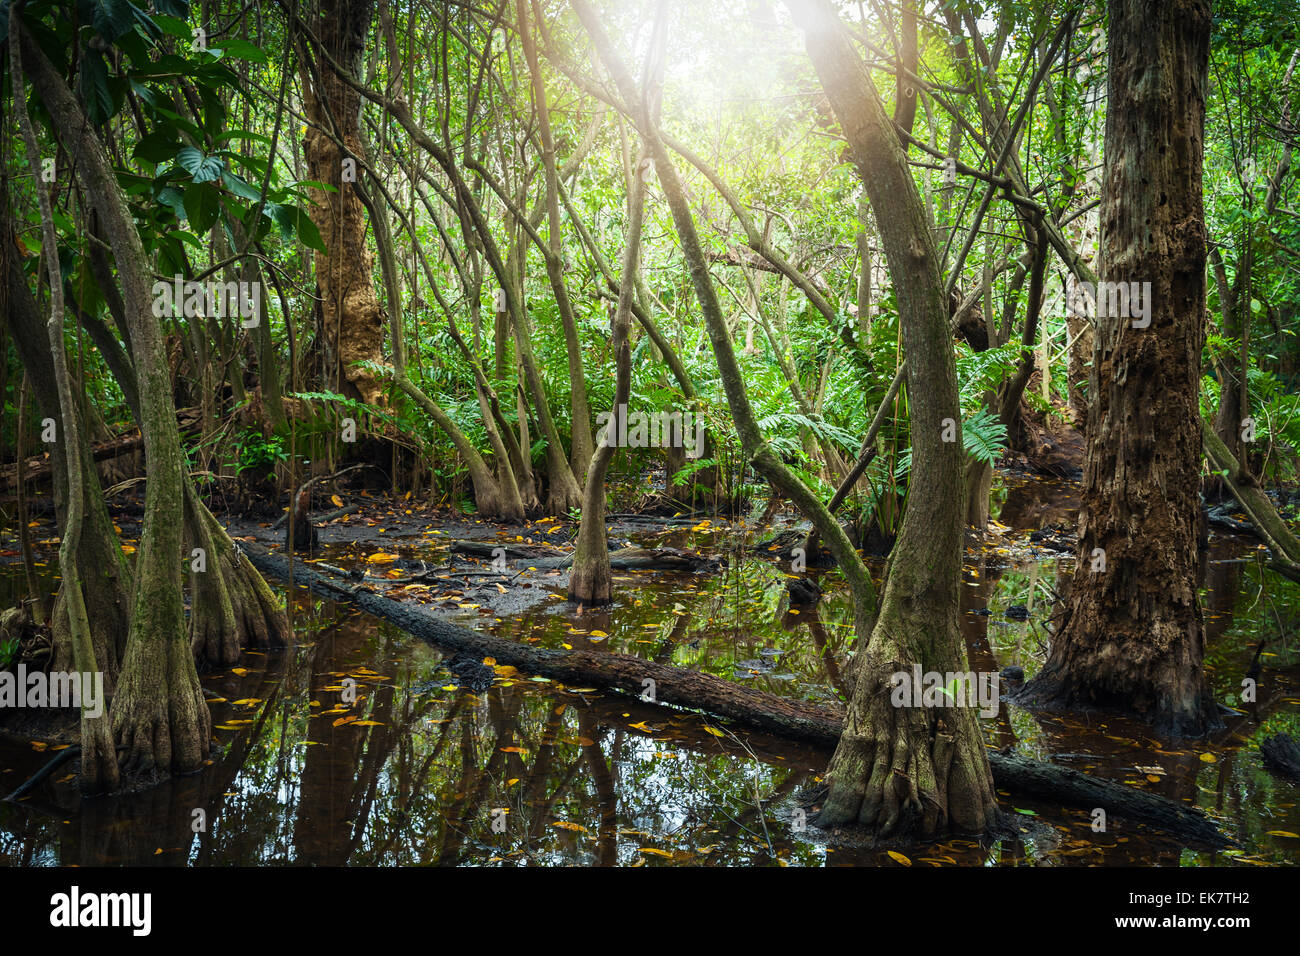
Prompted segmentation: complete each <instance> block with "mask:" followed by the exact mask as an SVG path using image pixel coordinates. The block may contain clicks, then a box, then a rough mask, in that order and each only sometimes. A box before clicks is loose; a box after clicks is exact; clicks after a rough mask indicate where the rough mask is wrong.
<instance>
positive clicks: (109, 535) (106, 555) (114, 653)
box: [0, 200, 131, 697]
mask: <svg viewBox="0 0 1300 956" xmlns="http://www.w3.org/2000/svg"><path fill="white" fill-rule="evenodd" d="M13 235H14V232H13V220H12V217H11V215H10V210H9V207H8V202H7V201H4V200H0V260H2V261H3V268H4V278H3V281H2V282H0V286H2V288H0V312H2V313H3V314H4V316H5V319H6V320H7V321H8V323H9V329H10V331H11V332H12V335H11V338H12V340H13V343H14V347H15V348H16V350H17V352H18V357H19V359H20V360H21V361H22V364H23V367H24V369H26V371H27V376H28V378H29V380H30V381H31V382H32V385H33V389H34V391H35V393H36V399H37V405H38V406H39V408H40V410H41V415H42V417H45V418H58V417H59V396H58V387H57V384H56V382H55V374H54V363H53V361H52V358H51V356H50V350H49V348H48V342H47V341H46V340H45V338H44V334H43V332H42V329H41V325H42V320H41V317H40V312H39V309H38V307H37V305H36V300H35V299H34V298H32V293H31V289H29V288H28V286H27V278H26V276H25V275H24V274H23V271H22V266H21V265H20V264H19V263H18V262H17V260H16V258H15V257H14V255H13V253H12V252H11V251H10V250H12V249H14V248H15V246H14V245H13V241H12V237H13ZM43 343H44V344H43ZM70 450H73V449H71V448H70V447H69V445H68V443H67V442H66V441H56V442H55V443H54V445H53V446H52V447H51V449H50V463H51V465H52V469H51V471H52V477H53V487H54V506H55V511H56V513H57V516H58V520H59V527H60V529H61V534H66V527H67V516H68V509H69V505H70V497H69V495H70V489H69V482H68V463H67V457H66V456H67V452H68V451H70ZM79 451H80V454H81V456H82V461H81V474H82V479H83V480H82V488H81V497H82V515H83V518H82V533H81V537H80V540H79V542H78V545H77V549H76V555H77V557H76V563H77V571H78V574H79V576H80V578H81V589H82V593H83V595H84V599H85V603H86V609H87V614H88V615H89V617H90V619H91V620H92V621H94V622H95V626H94V628H92V631H91V642H92V643H93V645H94V648H95V660H96V662H97V669H98V670H100V671H101V672H102V673H103V674H104V693H105V694H106V695H108V696H109V697H111V696H112V693H113V690H114V688H115V687H116V686H117V674H118V667H119V665H120V662H121V659H122V655H123V653H125V650H126V637H127V632H128V631H129V629H130V625H131V568H130V565H129V564H128V563H127V560H126V555H124V554H123V553H122V549H121V546H120V543H119V541H118V540H117V535H116V533H115V532H114V531H113V521H112V519H111V518H110V517H109V514H108V508H107V506H106V505H105V503H104V493H103V489H102V488H101V487H100V485H99V480H98V472H97V470H96V467H95V461H94V458H93V457H92V455H91V453H90V448H89V445H88V444H87V443H82V447H81V449H80V450H79ZM66 583H67V582H66V579H65V581H64V584H66ZM50 626H51V638H52V643H53V645H54V654H53V656H52V658H51V661H50V667H51V669H52V670H68V669H70V668H71V667H72V666H73V661H72V634H71V630H70V628H69V620H68V607H67V602H66V599H65V595H64V594H63V592H62V589H60V593H59V595H58V597H57V598H56V599H55V602H54V609H53V614H52V615H51V624H50Z"/></svg>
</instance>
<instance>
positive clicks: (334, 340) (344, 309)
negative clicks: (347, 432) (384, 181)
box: [303, 0, 384, 405]
mask: <svg viewBox="0 0 1300 956" xmlns="http://www.w3.org/2000/svg"><path fill="white" fill-rule="evenodd" d="M372 12H373V3H372V2H371V0H325V2H324V3H322V4H321V9H320V15H319V16H318V17H317V18H316V24H315V33H316V37H317V38H318V39H319V40H320V43H321V46H322V47H323V52H324V53H325V54H327V58H326V57H321V58H318V59H317V63H316V70H315V72H314V74H313V82H312V83H311V84H310V85H309V86H308V88H307V90H306V93H305V95H304V97H303V108H304V112H305V113H306V116H307V120H308V122H309V124H310V125H309V126H308V129H307V134H306V136H305V137H304V140H303V151H304V153H305V155H306V158H307V171H308V177H307V178H308V179H311V180H314V181H316V182H320V183H325V184H327V185H330V186H333V187H335V189H336V190H338V191H337V192H328V193H327V192H325V191H323V190H318V189H310V190H309V192H310V193H311V198H312V199H313V200H315V202H316V205H315V206H314V207H313V210H312V218H313V219H314V220H315V222H316V225H317V227H318V228H319V229H320V233H321V238H322V239H323V240H324V242H325V247H326V249H327V251H326V252H319V251H318V252H317V253H316V281H317V284H318V286H319V288H320V314H321V319H322V321H321V333H322V335H323V337H324V340H325V354H326V355H327V356H329V357H330V359H331V360H332V362H331V369H330V375H331V377H332V378H334V379H335V381H333V382H331V385H333V387H334V388H335V389H336V390H337V391H338V392H339V393H340V394H342V395H345V396H347V397H348V398H353V399H360V400H361V401H363V402H365V403H366V404H368V405H378V404H379V403H380V402H381V401H382V396H383V386H382V385H381V384H380V382H379V379H378V378H377V377H376V376H375V374H374V372H372V371H369V370H367V369H365V368H360V367H358V366H357V364H356V363H358V362H374V363H377V364H378V363H382V362H383V355H382V351H381V349H382V346H383V341H384V327H383V314H382V311H381V310H380V307H379V297H378V295H376V293H375V281H374V275H373V268H374V258H373V257H372V256H371V254H370V249H369V247H368V246H367V245H366V216H365V209H364V207H363V205H362V202H361V199H360V198H359V197H358V196H357V194H356V188H357V186H356V184H357V183H358V181H359V178H360V176H361V169H360V168H359V163H357V161H356V159H355V157H358V156H364V155H365V153H364V152H363V148H362V141H361V131H360V129H361V96H360V94H358V93H357V92H356V90H354V89H353V88H352V87H351V86H349V85H348V84H347V83H345V82H344V81H343V80H342V79H341V78H340V77H339V75H338V73H337V72H335V68H334V65H335V64H338V65H339V66H340V67H341V68H342V69H347V70H351V71H352V72H353V74H354V75H355V73H356V69H355V68H356V67H357V66H358V64H359V62H360V58H361V54H362V53H363V51H364V49H365V41H366V30H367V29H368V27H369V25H370V17H371V14H372ZM327 131H333V133H334V136H335V137H337V138H338V139H340V140H342V141H343V144H344V146H346V147H347V153H346V154H345V153H344V151H343V150H342V149H340V148H339V146H338V144H337V143H336V142H335V139H334V137H332V136H330V135H329V133H328V132H327ZM345 161H346V162H345Z"/></svg>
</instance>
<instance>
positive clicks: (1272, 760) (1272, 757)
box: [1259, 734, 1300, 783]
mask: <svg viewBox="0 0 1300 956" xmlns="http://www.w3.org/2000/svg"><path fill="white" fill-rule="evenodd" d="M1259 754H1260V756H1261V757H1262V758H1263V759H1264V766H1265V767H1267V768H1268V769H1269V770H1270V771H1272V772H1273V773H1275V774H1277V775H1278V776H1280V777H1284V778H1286V779H1287V780H1290V781H1291V782H1292V783H1300V745H1297V744H1296V742H1295V741H1294V740H1292V739H1291V737H1290V736H1289V735H1288V734H1274V735H1273V736H1272V737H1269V738H1268V739H1267V740H1265V741H1264V742H1263V743H1262V744H1260V745H1259Z"/></svg>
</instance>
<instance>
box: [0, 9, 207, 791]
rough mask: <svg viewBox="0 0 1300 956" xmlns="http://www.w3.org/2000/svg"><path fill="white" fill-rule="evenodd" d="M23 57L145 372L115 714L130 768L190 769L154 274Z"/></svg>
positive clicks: (188, 660) (63, 88)
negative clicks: (126, 627) (137, 526)
mask: <svg viewBox="0 0 1300 956" xmlns="http://www.w3.org/2000/svg"><path fill="white" fill-rule="evenodd" d="M15 28H17V29H18V31H19V33H20V34H21V42H22V57H23V60H24V62H25V63H26V64H28V69H29V71H30V78H31V80H32V86H33V88H34V90H35V91H36V92H37V94H38V95H39V96H40V98H41V100H42V102H43V103H44V105H45V109H46V111H47V112H48V113H49V115H50V117H51V119H52V120H53V126H54V129H55V130H57V131H58V132H59V134H60V135H61V138H62V142H63V145H64V147H65V148H66V149H67V150H68V152H69V154H70V155H71V156H72V159H73V161H74V162H75V169H76V171H77V172H76V175H77V178H78V181H79V183H80V185H81V191H82V194H83V197H84V199H85V201H86V203H87V205H88V206H90V207H91V208H92V209H93V210H94V212H95V214H96V215H97V216H98V218H99V222H100V225H101V227H102V228H103V231H104V234H105V235H106V236H107V238H108V242H109V245H110V246H111V248H112V250H113V255H114V258H115V259H116V262H117V269H118V276H119V281H120V282H121V286H122V290H121V291H122V298H123V302H124V306H125V317H126V322H127V327H128V331H129V333H130V346H131V357H132V360H133V363H134V365H135V368H136V369H137V370H138V381H137V386H138V392H139V397H140V405H141V407H140V424H141V432H142V433H143V435H144V447H145V460H146V462H147V463H148V468H149V481H148V483H147V484H146V486H145V511H144V523H143V528H142V531H141V535H140V544H139V548H138V550H137V556H136V579H135V593H134V595H133V600H134V605H133V608H132V613H131V627H130V632H129V635H128V638H127V645H126V653H125V655H124V658H123V661H122V672H121V677H120V679H119V682H118V686H117V692H116V694H115V695H114V698H113V703H112V708H111V711H110V712H111V716H112V721H113V731H114V734H115V736H116V737H117V741H118V744H119V746H123V747H125V748H126V750H127V755H126V761H125V769H127V770H138V771H151V770H157V771H160V772H163V773H166V772H168V771H171V772H177V773H185V772H190V771H194V770H197V769H198V768H199V767H200V766H202V764H203V760H204V759H205V758H206V757H207V754H208V748H209V735H210V733H211V724H212V720H211V716H210V714H209V713H208V706H207V703H206V702H205V701H204V699H203V693H202V689H201V688H200V686H199V681H198V674H197V672H196V671H195V668H194V656H193V655H192V654H191V653H190V647H189V641H188V640H187V639H186V633H185V617H184V605H183V601H182V598H181V564H180V560H179V558H180V553H181V529H182V523H183V522H182V509H183V496H184V480H185V479H184V471H183V461H184V458H183V455H182V453H181V443H180V433H179V431H178V429H177V427H176V407H175V405H174V404H173V402H172V392H171V380H170V376H169V374H168V364H167V356H166V350H165V348H164V345H163V337H162V328H161V325H160V323H159V321H158V319H157V317H156V316H154V314H153V297H152V293H151V291H150V290H151V288H152V283H151V281H150V280H151V273H150V270H149V267H148V263H147V261H146V259H145V254H144V248H143V246H142V245H141V242H140V236H139V235H138V234H137V233H136V231H135V226H134V223H133V220H132V217H131V214H130V211H129V209H128V208H127V204H126V198H125V196H124V195H123V194H122V191H121V187H120V186H119V185H118V183H117V178H116V176H115V175H114V173H113V170H112V168H111V166H110V164H109V161H108V154H107V153H106V151H105V149H104V146H103V144H102V143H101V142H100V140H99V138H98V136H97V135H96V133H95V132H94V128H93V127H92V126H91V124H90V122H89V121H88V120H87V118H86V116H85V114H84V113H83V112H82V111H81V108H80V107H79V106H78V105H77V103H76V101H75V100H74V99H73V96H72V93H71V91H70V90H69V89H68V87H67V84H66V83H65V82H64V81H63V79H62V78H61V77H60V76H59V75H58V74H57V73H56V72H55V71H54V68H53V67H52V66H51V65H50V63H49V61H48V60H47V59H46V58H45V55H44V53H43V52H42V51H41V50H40V48H39V47H38V46H37V45H36V44H35V43H34V42H33V41H32V39H31V37H30V35H29V34H28V33H27V31H26V30H25V29H23V28H22V27H21V25H19V24H18V23H16V22H15V19H14V18H11V20H10V29H11V30H13V29H15Z"/></svg>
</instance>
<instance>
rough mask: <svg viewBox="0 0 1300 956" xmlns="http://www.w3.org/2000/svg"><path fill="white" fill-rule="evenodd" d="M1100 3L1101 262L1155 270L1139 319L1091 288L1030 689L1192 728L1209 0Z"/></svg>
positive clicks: (1040, 695) (1175, 728)
mask: <svg viewBox="0 0 1300 956" xmlns="http://www.w3.org/2000/svg"><path fill="white" fill-rule="evenodd" d="M1109 11H1110V42H1109V49H1110V71H1109V108H1108V111H1107V119H1106V176H1105V184H1104V186H1103V195H1102V204H1103V205H1102V211H1101V221H1102V247H1101V259H1102V261H1101V269H1100V270H1099V271H1100V273H1101V275H1102V276H1103V277H1104V278H1105V280H1106V281H1108V282H1124V283H1126V284H1127V283H1130V282H1136V283H1145V282H1150V286H1149V287H1148V288H1149V293H1148V294H1145V295H1144V299H1145V302H1146V308H1147V310H1148V311H1147V313H1146V318H1145V319H1144V320H1141V321H1149V326H1146V327H1135V326H1134V321H1135V320H1134V319H1132V318H1131V317H1130V316H1129V315H1128V314H1127V313H1128V312H1129V311H1130V310H1128V309H1112V308H1109V307H1104V308H1103V306H1102V305H1101V304H1100V303H1099V304H1098V308H1097V312H1098V315H1097V319H1096V328H1095V341H1096V346H1095V349H1094V355H1093V367H1092V372H1091V376H1090V392H1089V396H1090V407H1089V414H1088V425H1087V438H1088V458H1087V462H1086V466H1085V468H1084V479H1083V494H1082V507H1081V509H1080V516H1079V551H1078V564H1077V566H1076V568H1075V572H1074V579H1073V584H1072V587H1071V593H1070V597H1069V604H1068V608H1067V614H1068V617H1067V619H1066V621H1065V622H1064V623H1063V625H1062V627H1061V628H1060V630H1059V631H1058V632H1057V634H1056V635H1055V638H1054V640H1053V641H1052V646H1051V651H1050V655H1049V658H1048V661H1047V663H1046V665H1045V666H1044V667H1043V670H1042V672H1041V673H1040V674H1039V675H1038V677H1037V678H1036V679H1035V680H1033V681H1032V682H1030V684H1029V685H1027V686H1026V688H1025V692H1024V699H1025V700H1027V701H1032V702H1034V703H1037V704H1039V705H1042V706H1046V707H1057V708H1070V709H1073V708H1085V707H1099V708H1104V709H1108V710H1117V711H1121V712H1126V713H1135V714H1137V715H1139V716H1140V717H1142V718H1144V719H1146V720H1148V721H1150V722H1151V723H1152V724H1154V725H1156V726H1158V727H1160V728H1162V729H1163V730H1165V731H1169V732H1172V733H1174V734H1178V735H1190V736H1199V735H1202V734H1204V733H1206V732H1207V731H1209V730H1210V729H1212V728H1214V727H1216V726H1218V724H1219V719H1218V716H1217V712H1216V709H1215V706H1214V700H1213V698H1212V697H1211V695H1210V690H1209V685H1208V683H1207V682H1206V679H1205V674H1204V671H1203V669H1202V658H1203V655H1204V632H1203V625H1202V620H1201V606H1200V599H1199V597H1198V591H1197V554H1196V542H1197V522H1198V515H1199V508H1198V498H1197V490H1198V487H1199V475H1200V459H1201V426H1200V415H1199V410H1198V389H1199V387H1200V369H1201V348H1202V344H1203V341H1204V335H1205V331H1204V323H1205V261H1206V233H1205V223H1204V215H1203V211H1202V195H1201V188H1202V187H1201V162H1202V154H1203V147H1204V142H1203V138H1204V123H1205V89H1206V74H1207V70H1208V58H1209V39H1210V6H1209V3H1208V2H1207V0H1171V2H1169V3H1165V4H1160V5H1157V4H1151V3H1148V2H1145V0H1111V2H1110V5H1109ZM1153 142H1158V143H1160V144H1161V146H1160V148H1159V149H1156V148H1153V147H1152V143H1153ZM1101 298H1102V296H1101V295H1098V299H1101ZM1117 311H1118V312H1122V313H1125V314H1121V315H1112V314H1110V313H1112V312H1117Z"/></svg>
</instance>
